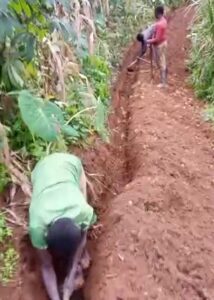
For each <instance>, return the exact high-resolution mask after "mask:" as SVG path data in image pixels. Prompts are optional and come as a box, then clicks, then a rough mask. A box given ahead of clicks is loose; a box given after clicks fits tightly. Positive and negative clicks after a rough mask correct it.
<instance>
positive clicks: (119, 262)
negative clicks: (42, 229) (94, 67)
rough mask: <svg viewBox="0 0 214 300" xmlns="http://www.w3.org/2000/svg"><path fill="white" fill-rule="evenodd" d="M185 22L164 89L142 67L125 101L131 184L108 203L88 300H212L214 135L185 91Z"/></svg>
mask: <svg viewBox="0 0 214 300" xmlns="http://www.w3.org/2000/svg"><path fill="white" fill-rule="evenodd" d="M191 17H192V12H190V13H189V14H186V11H185V10H184V9H180V10H178V11H176V12H175V13H174V15H173V16H172V18H171V20H170V25H169V27H170V28H169V40H170V43H169V49H170V50H169V59H170V87H169V89H168V90H167V91H162V90H160V89H158V88H157V87H156V85H155V84H151V83H150V82H149V75H148V74H149V73H147V70H146V69H147V68H148V67H147V66H146V65H145V64H143V65H142V66H141V67H140V69H139V70H138V71H137V72H138V73H137V76H138V79H137V82H135V83H134V84H133V85H132V93H131V95H128V96H127V97H126V98H124V101H127V102H128V110H127V112H128V114H127V118H128V131H127V140H126V143H124V144H123V147H125V148H126V155H127V156H126V158H127V166H128V172H129V175H130V176H131V177H130V178H131V180H130V183H129V184H127V185H126V186H125V188H124V190H123V191H122V193H121V194H120V195H119V196H118V197H116V198H114V199H113V200H112V201H111V203H110V207H109V211H108V213H107V214H106V217H105V223H104V225H105V226H106V230H105V234H104V235H103V237H102V238H101V240H100V243H99V244H98V247H97V251H96V253H97V254H96V260H95V261H94V264H93V267H92V270H91V273H90V278H89V283H88V288H87V290H86V299H87V300H92V299H96V300H144V299H149V300H152V299H158V300H172V299H173V300H199V299H202V300H212V299H214V244H213V240H214V227H213V224H214V201H213V195H214V155H213V148H214V134H213V132H212V130H211V129H210V128H209V126H208V125H207V124H204V123H203V122H202V120H201V115H200V114H201V109H200V104H199V103H197V102H196V100H195V99H193V98H194V97H193V94H192V92H191V91H190V90H189V89H188V88H187V87H186V85H185V79H186V74H185V66H184V63H185V48H186V46H187V41H186V35H187V28H188V24H190V22H191V20H192V18H191ZM109 176H111V173H110V174H109Z"/></svg>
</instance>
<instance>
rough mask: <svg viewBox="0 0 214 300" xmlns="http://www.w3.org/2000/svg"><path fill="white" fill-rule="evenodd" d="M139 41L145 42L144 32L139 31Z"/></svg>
mask: <svg viewBox="0 0 214 300" xmlns="http://www.w3.org/2000/svg"><path fill="white" fill-rule="evenodd" d="M136 39H137V41H138V42H141V43H145V41H144V36H143V33H141V32H140V33H138V34H137V36H136Z"/></svg>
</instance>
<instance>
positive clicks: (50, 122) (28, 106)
mask: <svg viewBox="0 0 214 300" xmlns="http://www.w3.org/2000/svg"><path fill="white" fill-rule="evenodd" d="M18 104H19V108H20V111H21V116H22V119H23V121H24V122H25V124H26V125H27V126H28V128H29V129H30V131H31V132H32V134H35V135H37V136H39V137H41V138H42V139H44V140H45V141H48V142H49V141H54V140H57V137H58V135H59V133H60V131H61V125H62V124H64V118H63V114H62V111H61V110H60V108H59V107H58V106H57V105H56V104H54V103H52V102H50V101H47V100H44V99H41V98H38V97H35V96H33V95H32V94H31V93H30V92H29V91H22V92H20V93H19V97H18Z"/></svg>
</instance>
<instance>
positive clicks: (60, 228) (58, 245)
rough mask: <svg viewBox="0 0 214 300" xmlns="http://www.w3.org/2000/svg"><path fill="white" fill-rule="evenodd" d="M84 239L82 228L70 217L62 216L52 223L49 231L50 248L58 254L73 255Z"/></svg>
mask: <svg viewBox="0 0 214 300" xmlns="http://www.w3.org/2000/svg"><path fill="white" fill-rule="evenodd" d="M81 239H82V232H81V229H80V228H78V227H77V226H76V225H75V224H74V222H73V221H72V220H71V219H69V218H61V219H58V220H57V221H55V222H54V223H53V224H51V225H50V227H49V229H48V233H47V244H48V249H49V250H50V251H51V252H53V253H54V254H56V255H57V256H62V257H68V256H73V255H74V254H75V252H76V250H77V248H78V246H79V245H80V242H81Z"/></svg>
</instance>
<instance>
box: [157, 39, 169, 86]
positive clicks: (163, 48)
mask: <svg viewBox="0 0 214 300" xmlns="http://www.w3.org/2000/svg"><path fill="white" fill-rule="evenodd" d="M166 52H167V42H164V43H163V44H161V45H160V46H159V47H158V54H159V62H160V79H161V84H160V87H165V86H166V85H167V62H166Z"/></svg>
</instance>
